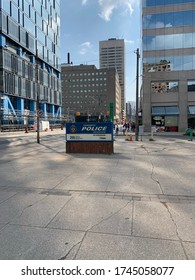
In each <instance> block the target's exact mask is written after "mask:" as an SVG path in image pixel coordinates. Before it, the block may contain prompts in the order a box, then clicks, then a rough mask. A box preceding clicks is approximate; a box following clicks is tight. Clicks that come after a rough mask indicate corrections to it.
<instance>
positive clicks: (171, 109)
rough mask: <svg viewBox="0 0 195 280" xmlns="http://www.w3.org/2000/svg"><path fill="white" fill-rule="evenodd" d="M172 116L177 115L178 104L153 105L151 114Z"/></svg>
mask: <svg viewBox="0 0 195 280" xmlns="http://www.w3.org/2000/svg"><path fill="white" fill-rule="evenodd" d="M168 115H169V116H170V115H171V116H173V115H179V107H178V106H153V107H152V116H168Z"/></svg>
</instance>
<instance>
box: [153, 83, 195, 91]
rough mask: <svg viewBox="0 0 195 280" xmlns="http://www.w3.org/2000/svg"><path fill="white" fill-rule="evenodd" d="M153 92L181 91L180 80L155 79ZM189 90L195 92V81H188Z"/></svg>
mask: <svg viewBox="0 0 195 280" xmlns="http://www.w3.org/2000/svg"><path fill="white" fill-rule="evenodd" d="M151 91H152V92H153V93H173V92H178V91H179V82H178V81H155V82H151ZM187 91H188V92H195V81H187Z"/></svg>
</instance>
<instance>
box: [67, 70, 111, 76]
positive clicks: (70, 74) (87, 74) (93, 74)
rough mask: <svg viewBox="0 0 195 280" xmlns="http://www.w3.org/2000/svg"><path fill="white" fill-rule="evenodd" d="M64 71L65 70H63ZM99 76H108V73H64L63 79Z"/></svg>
mask: <svg viewBox="0 0 195 280" xmlns="http://www.w3.org/2000/svg"><path fill="white" fill-rule="evenodd" d="M62 71H63V69H62ZM95 75H96V76H97V75H107V72H106V71H104V72H88V73H87V72H84V73H82V72H81V73H63V72H62V77H63V76H64V77H75V76H76V77H78V76H95Z"/></svg>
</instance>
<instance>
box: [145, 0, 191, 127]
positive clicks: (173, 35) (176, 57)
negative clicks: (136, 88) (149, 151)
mask: <svg viewBox="0 0 195 280" xmlns="http://www.w3.org/2000/svg"><path fill="white" fill-rule="evenodd" d="M142 59H143V75H142V76H143V84H142V113H143V124H144V125H145V128H146V130H150V128H151V126H156V127H157V129H158V130H166V131H184V130H185V129H186V128H187V127H193V128H194V127H195V1H189V0H142Z"/></svg>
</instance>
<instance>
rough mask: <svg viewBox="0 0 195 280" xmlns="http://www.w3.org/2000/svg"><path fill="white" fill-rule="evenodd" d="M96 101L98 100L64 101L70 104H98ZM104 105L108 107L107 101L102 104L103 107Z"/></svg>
mask: <svg viewBox="0 0 195 280" xmlns="http://www.w3.org/2000/svg"><path fill="white" fill-rule="evenodd" d="M96 103H97V102H95V101H89V100H87V101H66V102H64V104H65V105H68V104H87V105H89V104H96ZM103 106H104V107H107V106H108V105H107V103H106V102H105V103H104V104H103V105H101V107H103ZM94 109H95V108H94Z"/></svg>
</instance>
